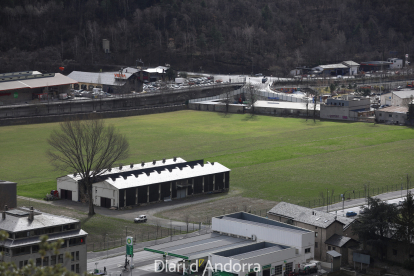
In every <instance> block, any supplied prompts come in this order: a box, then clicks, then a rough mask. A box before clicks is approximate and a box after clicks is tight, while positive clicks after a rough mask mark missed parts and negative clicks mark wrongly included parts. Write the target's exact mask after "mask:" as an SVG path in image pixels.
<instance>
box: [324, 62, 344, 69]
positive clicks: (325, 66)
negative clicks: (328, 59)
mask: <svg viewBox="0 0 414 276" xmlns="http://www.w3.org/2000/svg"><path fill="white" fill-rule="evenodd" d="M317 67H321V68H323V69H336V68H348V66H346V65H344V64H342V63H338V64H326V65H319V66H317Z"/></svg>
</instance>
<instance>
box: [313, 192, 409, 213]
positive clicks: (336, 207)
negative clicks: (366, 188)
mask: <svg viewBox="0 0 414 276" xmlns="http://www.w3.org/2000/svg"><path fill="white" fill-rule="evenodd" d="M409 191H410V192H411V193H414V188H413V189H410V190H409ZM401 195H402V197H405V196H406V195H407V190H402V191H401V190H400V191H393V192H389V193H384V194H380V195H376V196H373V198H379V199H381V200H389V199H395V198H400V197H401ZM366 203H367V199H366V198H365V197H364V198H356V199H351V200H345V202H344V208H349V207H356V206H361V205H364V204H366ZM342 204H343V203H342V202H338V203H334V204H332V205H329V212H331V211H336V210H340V209H342ZM314 209H315V210H317V211H321V212H326V206H322V207H317V208H314Z"/></svg>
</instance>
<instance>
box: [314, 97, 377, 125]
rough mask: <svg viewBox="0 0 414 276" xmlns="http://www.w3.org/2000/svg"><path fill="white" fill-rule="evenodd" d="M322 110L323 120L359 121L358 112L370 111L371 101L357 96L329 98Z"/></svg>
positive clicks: (322, 105) (321, 107)
mask: <svg viewBox="0 0 414 276" xmlns="http://www.w3.org/2000/svg"><path fill="white" fill-rule="evenodd" d="M320 109H321V110H320V114H321V119H332V120H349V121H357V120H358V112H365V111H370V109H371V100H370V99H369V98H364V97H355V96H345V97H342V98H329V99H327V100H326V103H325V104H321V106H320Z"/></svg>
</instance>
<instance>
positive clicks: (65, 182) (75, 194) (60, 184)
mask: <svg viewBox="0 0 414 276" xmlns="http://www.w3.org/2000/svg"><path fill="white" fill-rule="evenodd" d="M56 180H57V190H58V191H59V196H61V195H62V189H64V190H68V191H72V201H78V200H79V191H78V189H79V187H78V182H77V181H75V180H73V179H72V178H70V177H68V176H62V177H59V178H58V179H56Z"/></svg>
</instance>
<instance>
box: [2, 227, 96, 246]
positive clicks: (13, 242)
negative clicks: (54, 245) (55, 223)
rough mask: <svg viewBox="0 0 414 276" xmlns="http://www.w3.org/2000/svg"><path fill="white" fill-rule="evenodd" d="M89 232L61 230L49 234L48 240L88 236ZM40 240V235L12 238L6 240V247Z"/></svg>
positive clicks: (24, 244) (29, 243)
mask: <svg viewBox="0 0 414 276" xmlns="http://www.w3.org/2000/svg"><path fill="white" fill-rule="evenodd" d="M86 235H88V233H86V232H85V231H83V230H82V229H80V230H73V231H67V232H60V233H54V234H48V241H50V242H51V241H55V240H59V239H68V238H76V237H82V236H86ZM39 242H40V236H39V237H31V238H27V239H18V240H10V239H7V240H5V242H4V245H5V246H6V247H9V248H10V247H21V246H27V245H31V244H38V243H39Z"/></svg>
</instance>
